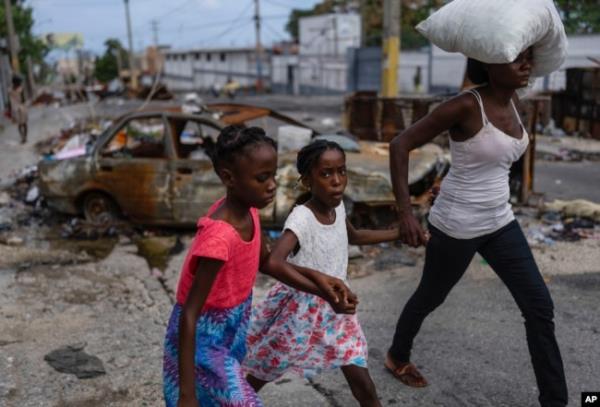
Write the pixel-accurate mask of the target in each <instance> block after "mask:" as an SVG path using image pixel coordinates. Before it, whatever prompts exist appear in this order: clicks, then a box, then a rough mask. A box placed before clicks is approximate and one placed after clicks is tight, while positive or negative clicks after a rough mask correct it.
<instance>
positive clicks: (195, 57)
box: [194, 52, 200, 61]
mask: <svg viewBox="0 0 600 407" xmlns="http://www.w3.org/2000/svg"><path fill="white" fill-rule="evenodd" d="M194 59H195V60H196V61H199V60H200V53H199V52H196V53H195V54H194Z"/></svg>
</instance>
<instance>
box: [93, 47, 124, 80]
mask: <svg viewBox="0 0 600 407" xmlns="http://www.w3.org/2000/svg"><path fill="white" fill-rule="evenodd" d="M104 46H105V47H106V51H104V54H103V55H102V56H101V57H99V58H98V59H96V68H95V70H94V77H95V78H96V79H98V80H99V81H100V82H108V81H111V80H112V79H114V78H116V77H117V76H119V64H118V61H117V54H119V55H120V56H121V61H123V62H125V61H126V60H127V52H126V51H125V50H124V49H123V45H121V42H120V41H119V40H118V39H116V38H109V39H107V40H106V41H104Z"/></svg>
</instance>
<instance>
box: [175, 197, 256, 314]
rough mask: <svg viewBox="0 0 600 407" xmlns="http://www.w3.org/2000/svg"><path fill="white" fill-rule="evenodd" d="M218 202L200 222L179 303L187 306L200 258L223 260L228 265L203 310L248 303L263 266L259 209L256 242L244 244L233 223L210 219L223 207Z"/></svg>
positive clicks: (181, 280)
mask: <svg viewBox="0 0 600 407" xmlns="http://www.w3.org/2000/svg"><path fill="white" fill-rule="evenodd" d="M224 199H225V198H222V199H220V200H218V201H217V202H215V203H214V204H213V205H212V206H211V207H210V209H209V210H208V213H207V214H206V216H203V217H202V218H200V219H199V220H198V231H197V233H196V237H195V238H194V241H193V242H192V245H191V247H190V250H189V252H188V254H187V257H186V259H185V262H184V263H183V268H182V270H181V275H180V277H179V283H178V284H177V295H176V297H177V302H178V303H179V304H181V305H183V304H185V301H186V299H187V296H188V294H189V291H190V288H191V287H192V283H193V281H194V276H195V274H196V267H197V265H198V258H199V257H206V258H211V259H217V260H222V261H224V262H225V263H224V264H223V267H222V268H221V270H219V273H218V274H217V278H216V279H215V282H214V283H213V286H212V289H211V290H210V294H209V295H208V298H207V299H206V303H205V305H204V308H203V309H208V308H230V307H234V306H236V305H239V304H241V303H242V302H244V301H245V300H246V299H247V298H248V296H249V295H250V293H251V292H252V287H253V286H254V281H255V279H256V273H257V272H258V266H259V262H260V247H261V233H260V219H259V216H258V211H257V210H256V208H251V209H250V214H251V216H252V223H253V224H254V232H253V236H252V240H250V241H248V242H246V241H244V240H242V238H241V237H240V235H239V234H238V232H237V230H235V228H234V227H233V226H231V225H230V224H229V223H227V222H225V221H222V220H214V219H211V218H210V217H209V216H210V215H211V214H212V213H214V211H215V210H216V209H218V208H219V206H221V204H222V203H223V200H224Z"/></svg>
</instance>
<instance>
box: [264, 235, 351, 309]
mask: <svg viewBox="0 0 600 407" xmlns="http://www.w3.org/2000/svg"><path fill="white" fill-rule="evenodd" d="M297 244H298V238H297V237H296V235H295V234H294V233H293V232H291V231H289V230H286V231H284V232H283V234H282V235H281V237H280V238H279V239H278V240H277V243H276V244H275V246H274V247H273V250H272V251H271V252H270V253H269V252H268V249H267V248H266V246H265V247H263V249H262V254H261V267H260V269H261V271H262V272H263V273H265V274H268V275H270V276H271V277H273V278H276V279H277V280H279V281H281V282H282V283H284V284H286V285H289V286H290V287H294V288H296V289H298V290H300V291H304V292H307V293H309V294H313V295H317V296H319V297H321V298H323V299H324V300H325V301H327V302H329V303H330V304H331V306H332V308H333V309H334V310H335V311H336V312H337V313H344V314H353V313H354V312H355V310H356V305H357V304H358V301H357V300H356V296H355V295H354V294H353V293H352V292H351V291H350V290H349V289H348V287H346V285H345V284H344V283H343V281H341V280H339V279H336V278H334V277H331V276H327V275H325V274H323V273H320V272H319V271H317V270H312V269H309V268H306V267H300V266H296V265H292V264H290V263H288V262H287V261H286V259H287V257H288V256H289V254H290V253H292V251H293V250H294V248H295V247H296V245H297Z"/></svg>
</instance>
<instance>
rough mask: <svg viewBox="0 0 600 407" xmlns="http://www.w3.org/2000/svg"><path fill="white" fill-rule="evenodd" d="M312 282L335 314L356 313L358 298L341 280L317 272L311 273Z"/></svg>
mask: <svg viewBox="0 0 600 407" xmlns="http://www.w3.org/2000/svg"><path fill="white" fill-rule="evenodd" d="M312 280H313V282H314V283H315V285H316V286H317V287H319V289H320V290H321V292H322V293H323V298H324V299H325V300H326V301H327V302H328V303H329V305H331V308H333V310H334V311H335V312H336V313H337V314H354V313H356V306H357V305H358V298H357V297H356V294H354V293H353V292H352V291H350V289H349V288H348V286H347V285H346V284H344V282H343V281H342V280H340V279H339V278H335V277H331V276H328V275H327V274H323V273H319V272H315V273H313V275H312Z"/></svg>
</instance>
